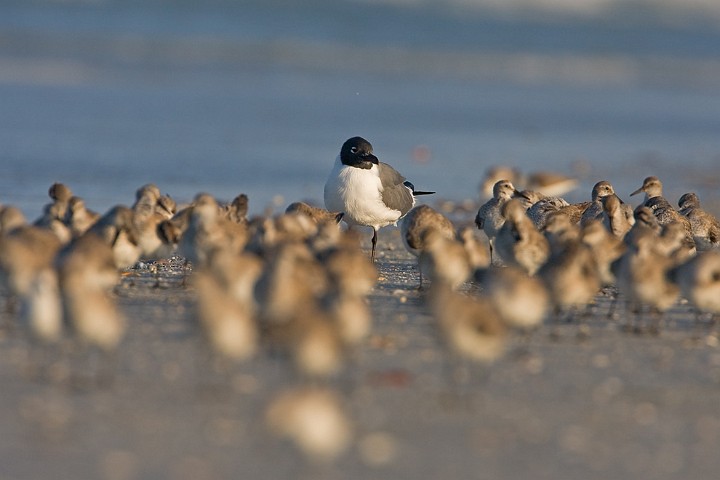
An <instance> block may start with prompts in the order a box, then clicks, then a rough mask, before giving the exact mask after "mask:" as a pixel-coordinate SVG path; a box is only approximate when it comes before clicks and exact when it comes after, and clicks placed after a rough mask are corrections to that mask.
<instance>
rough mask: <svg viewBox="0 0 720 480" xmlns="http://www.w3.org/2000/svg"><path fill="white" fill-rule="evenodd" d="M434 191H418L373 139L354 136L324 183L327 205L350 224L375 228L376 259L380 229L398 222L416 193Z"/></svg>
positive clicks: (373, 239) (422, 193)
mask: <svg viewBox="0 0 720 480" xmlns="http://www.w3.org/2000/svg"><path fill="white" fill-rule="evenodd" d="M431 193H435V192H419V191H415V187H414V186H413V184H412V183H410V182H408V181H407V180H405V177H403V176H402V175H401V174H400V173H399V172H398V171H397V170H395V169H394V168H392V167H391V166H390V165H388V164H387V163H383V162H381V161H379V160H378V158H377V157H376V156H375V155H373V148H372V145H370V142H368V141H367V140H365V139H364V138H361V137H352V138H350V139H348V140H347V141H346V142H345V143H344V144H343V146H342V148H341V149H340V154H339V155H338V156H337V158H336V159H335V166H334V167H333V169H332V171H331V172H330V176H328V179H327V182H326V183H325V207H326V208H327V209H328V210H330V211H333V212H343V213H344V216H343V220H344V221H345V222H346V223H347V224H348V225H364V226H367V227H372V229H373V236H372V252H371V254H370V257H371V259H372V260H373V261H374V260H375V246H376V245H377V231H378V229H379V228H381V227H384V226H386V225H395V224H397V221H398V220H399V219H400V218H402V217H403V216H404V215H405V214H406V213H407V212H408V211H409V210H410V209H411V208H412V207H413V206H414V205H415V197H416V196H418V195H429V194H431Z"/></svg>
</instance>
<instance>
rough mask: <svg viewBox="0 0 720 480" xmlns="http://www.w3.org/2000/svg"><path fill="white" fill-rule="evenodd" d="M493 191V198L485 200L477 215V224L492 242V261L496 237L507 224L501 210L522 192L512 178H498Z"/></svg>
mask: <svg viewBox="0 0 720 480" xmlns="http://www.w3.org/2000/svg"><path fill="white" fill-rule="evenodd" d="M492 192H493V196H492V198H491V199H490V200H488V201H487V202H485V203H484V204H483V205H482V206H481V207H480V208H479V209H478V212H477V215H475V225H477V227H478V228H479V229H480V230H482V231H483V232H485V235H487V237H488V241H489V242H490V261H492V260H493V249H494V244H495V237H496V236H497V234H498V232H499V231H500V228H502V226H503V224H505V217H503V215H502V212H501V211H502V207H503V205H505V204H506V203H507V202H509V201H510V199H511V198H513V197H515V196H517V195H518V194H519V193H520V192H518V191H517V189H516V188H515V187H514V186H513V184H512V182H510V180H498V181H497V182H496V183H495V185H493V190H492Z"/></svg>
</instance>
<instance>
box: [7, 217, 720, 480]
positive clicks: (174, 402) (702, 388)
mask: <svg viewBox="0 0 720 480" xmlns="http://www.w3.org/2000/svg"><path fill="white" fill-rule="evenodd" d="M368 243H369V242H368ZM379 245H380V249H379V256H378V260H377V267H378V270H379V272H380V277H379V281H378V284H377V287H376V288H375V289H374V291H373V292H372V294H371V295H370V296H369V301H370V305H371V308H372V312H373V322H374V324H373V330H372V334H371V335H370V337H369V338H368V339H367V341H365V342H364V343H363V344H362V345H361V346H360V347H359V348H358V349H357V350H356V351H355V352H354V353H353V355H352V359H351V361H350V362H349V364H348V365H347V366H346V368H345V369H344V370H343V372H342V374H341V375H340V377H339V378H337V379H336V380H334V381H332V382H330V383H329V386H330V387H331V388H333V389H335V390H337V391H338V392H340V394H341V395H342V397H343V403H344V405H345V407H346V408H347V412H348V415H349V416H350V418H351V419H352V422H353V440H352V445H351V447H350V448H349V449H348V450H347V452H346V453H345V454H343V455H342V456H341V457H340V458H339V459H338V460H337V461H335V462H334V463H331V464H329V465H317V464H314V463H312V462H308V461H306V460H305V459H304V458H303V457H302V456H301V455H300V454H299V453H298V451H297V450H296V449H295V448H294V447H293V446H292V445H291V444H289V443H288V442H285V441H282V440H279V439H277V438H276V437H275V436H273V435H272V434H270V432H269V431H268V429H267V427H266V425H265V423H264V420H263V418H264V412H265V409H266V408H267V405H268V402H269V401H270V399H271V398H273V397H274V396H275V395H276V394H277V393H278V392H280V391H282V390H284V389H286V388H289V387H292V386H298V385H300V383H301V380H300V379H299V378H298V376H297V374H296V373H295V372H294V371H293V370H292V368H291V367H290V365H289V363H288V361H287V360H286V359H283V358H279V357H277V356H276V355H270V354H268V353H267V352H264V353H262V354H260V355H259V356H258V357H257V358H255V359H253V360H251V361H249V362H248V363H245V364H242V365H235V366H230V365H224V366H222V365H221V366H220V368H215V367H216V366H214V364H213V361H212V360H211V358H210V356H209V354H208V352H207V349H206V345H205V344H204V342H203V340H202V337H201V335H200V332H199V329H198V326H197V321H196V316H195V312H194V306H195V294H194V291H193V287H192V286H191V283H192V282H190V286H182V273H181V262H180V260H179V259H177V258H175V259H174V260H173V261H172V262H170V263H168V264H162V265H159V266H158V271H159V273H160V276H159V278H160V286H159V288H154V286H153V285H154V284H155V276H154V274H153V273H152V271H151V269H150V268H149V266H147V265H140V266H139V267H137V268H135V269H132V270H129V271H127V272H125V274H124V275H123V277H122V281H121V283H120V284H119V285H118V286H117V288H116V289H115V295H116V296H117V301H118V304H119V306H120V307H121V309H122V311H123V313H124V314H125V315H126V317H127V319H128V322H129V324H128V332H127V335H126V338H125V340H124V341H123V343H122V344H121V345H120V348H119V349H118V352H117V355H116V357H115V358H113V359H112V365H111V368H112V371H113V372H114V374H113V375H112V379H110V380H107V381H100V382H98V380H97V378H93V376H94V373H93V372H95V371H97V369H103V368H105V367H107V364H104V363H103V362H104V361H105V360H107V359H101V358H92V357H88V356H87V355H83V354H70V353H68V352H60V351H44V352H42V353H41V352H40V351H39V350H38V349H37V348H33V347H32V346H31V345H30V344H29V342H28V339H27V337H26V335H25V332H24V331H23V329H22V327H21V326H20V325H18V324H17V322H16V321H15V318H14V317H13V316H11V315H9V314H8V313H3V314H2V326H3V328H2V331H1V332H2V336H1V337H0V377H1V378H2V380H0V381H1V382H2V385H3V394H2V395H0V411H2V412H3V415H2V416H0V431H2V432H3V435H1V436H0V458H1V459H2V462H1V463H0V465H1V466H0V477H2V478H3V479H8V480H25V479H45V478H48V479H49V478H98V479H109V480H129V479H194V480H198V479H216V478H358V479H371V478H395V479H418V478H422V479H435V478H437V479H440V478H487V479H494V478H538V479H541V478H547V479H561V478H567V479H576V478H586V479H606V478H634V479H643V478H648V479H649V478H654V479H657V478H668V479H670V478H713V477H714V476H715V474H716V471H717V468H718V466H720V460H718V457H717V450H718V447H719V446H720V409H719V408H718V405H720V389H718V386H719V384H720V350H718V348H717V346H718V343H719V342H718V336H717V331H716V330H715V328H714V327H712V326H710V325H709V324H708V323H707V322H705V321H703V323H701V324H699V325H698V324H696V323H695V321H694V318H695V317H694V313H693V312H692V311H691V309H690V307H689V306H688V305H682V304H681V305H677V306H676V307H674V308H673V309H672V311H671V312H670V313H669V314H668V315H666V317H665V320H664V323H663V328H662V331H661V333H660V335H658V336H653V335H635V334H629V333H625V332H623V331H622V329H621V326H622V324H623V322H624V321H625V317H624V316H623V315H622V313H621V314H620V315H619V316H618V317H616V318H613V319H608V318H607V311H608V309H609V307H610V303H611V295H609V294H601V295H598V297H597V299H596V304H595V305H594V307H593V310H592V315H591V316H590V318H589V319H588V320H587V321H586V323H585V325H586V326H585V327H581V326H579V323H578V322H579V320H578V319H577V318H576V319H574V320H573V322H571V323H563V324H561V325H553V324H552V322H546V324H545V325H544V326H542V327H541V328H540V329H539V330H538V331H536V332H535V333H534V334H532V335H531V336H530V337H528V338H526V337H523V336H520V335H514V336H512V337H511V340H510V344H509V348H508V351H507V353H506V355H505V356H504V357H503V358H501V359H500V360H499V361H498V362H497V363H495V364H494V365H491V366H489V367H483V368H480V367H475V366H470V367H467V366H463V365H459V364H457V362H454V361H453V360H452V359H451V358H450V357H449V355H448V352H447V350H446V349H445V345H444V344H443V342H442V341H441V339H440V337H439V335H438V331H437V328H436V325H435V324H434V321H433V319H432V317H431V316H430V315H429V313H428V310H427V307H426V305H425V303H424V299H423V296H424V292H423V291H418V289H417V282H418V273H417V268H416V264H415V259H414V258H413V257H411V256H410V255H409V254H408V253H407V252H406V251H405V250H404V249H403V247H402V245H401V243H400V239H399V232H398V230H397V229H392V228H388V229H385V230H383V231H382V232H381V236H380V243H379ZM475 288H478V287H477V286H474V285H471V284H468V285H467V286H466V289H468V290H470V291H472V290H473V289H475ZM0 301H1V302H2V303H1V304H2V305H3V307H4V310H3V311H4V312H5V310H6V309H7V306H8V305H7V301H8V298H7V295H6V294H3V295H2V296H1V297H0ZM621 312H622V310H621ZM466 367H467V369H466V370H462V369H463V368H466ZM458 369H460V370H461V371H465V373H467V378H466V380H462V378H461V379H457V375H451V374H450V373H451V372H457V371H458ZM453 378H455V380H453Z"/></svg>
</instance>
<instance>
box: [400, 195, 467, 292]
mask: <svg viewBox="0 0 720 480" xmlns="http://www.w3.org/2000/svg"><path fill="white" fill-rule="evenodd" d="M430 230H434V231H436V232H437V233H439V234H440V235H442V236H444V237H445V238H447V239H448V240H453V239H454V238H455V227H454V226H453V224H452V222H450V220H449V219H448V218H447V217H445V215H443V214H442V213H440V212H438V211H437V210H435V209H434V208H432V207H429V206H427V205H418V206H417V207H413V209H412V210H410V211H409V212H408V214H407V215H405V216H404V217H403V218H402V220H401V221H400V237H401V238H402V242H403V245H405V249H406V250H407V251H408V252H410V253H411V254H412V255H414V256H415V257H419V256H420V253H421V252H422V251H423V250H425V248H426V247H427V245H425V240H426V238H427V236H428V235H427V234H428V232H429V231H430ZM419 267H420V265H419V263H418V269H419V270H420V285H421V286H422V282H423V271H422V269H420V268H419Z"/></svg>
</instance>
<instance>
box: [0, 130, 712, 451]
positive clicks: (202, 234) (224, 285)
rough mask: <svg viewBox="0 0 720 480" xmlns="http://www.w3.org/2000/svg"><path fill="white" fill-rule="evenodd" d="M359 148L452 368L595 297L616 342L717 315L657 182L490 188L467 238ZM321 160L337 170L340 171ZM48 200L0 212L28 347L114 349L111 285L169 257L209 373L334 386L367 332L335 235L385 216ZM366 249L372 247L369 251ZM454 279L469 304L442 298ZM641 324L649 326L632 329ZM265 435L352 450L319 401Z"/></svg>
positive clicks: (302, 402) (363, 299)
mask: <svg viewBox="0 0 720 480" xmlns="http://www.w3.org/2000/svg"><path fill="white" fill-rule="evenodd" d="M357 138H359V137H357ZM351 140H353V139H351ZM360 140H362V139H360ZM348 142H350V141H348ZM358 142H359V141H358V140H355V143H351V144H347V143H346V146H347V151H348V154H350V153H349V152H350V151H351V150H354V151H353V152H352V154H353V155H354V154H356V153H357V152H358V148H356V147H357V146H358V145H360V146H362V145H364V144H363V143H362V142H360V143H358ZM367 145H368V151H366V152H364V153H363V152H360V154H362V155H363V157H362V158H363V160H362V161H364V162H368V164H365V163H362V162H361V161H358V162H355V163H356V165H353V166H352V168H355V169H359V170H362V171H361V172H360V173H362V174H363V175H365V174H367V173H372V172H373V171H375V170H377V167H380V169H381V170H380V173H379V175H380V176H379V177H378V178H380V180H381V181H383V182H384V181H386V179H387V178H391V177H392V178H393V179H395V180H397V182H400V183H398V185H404V187H402V188H406V189H407V190H408V191H409V192H410V196H409V197H407V198H406V199H393V198H392V197H378V198H382V199H383V200H384V201H385V200H387V201H385V203H384V205H383V208H386V207H387V206H388V205H390V206H391V207H392V205H393V204H390V203H388V202H389V201H397V202H400V203H398V205H400V204H402V209H404V211H402V210H400V209H399V208H400V207H398V212H397V213H398V214H397V216H396V218H395V220H398V219H399V223H400V229H401V237H402V241H403V243H404V245H405V247H406V248H407V250H408V251H409V252H410V253H412V254H413V255H415V256H416V257H417V259H418V267H419V271H420V280H419V286H420V287H421V289H422V290H423V291H424V292H425V293H424V298H425V303H426V305H427V307H428V311H429V312H430V314H431V315H432V316H433V317H434V318H435V319H436V323H437V326H438V332H439V334H440V335H441V337H442V338H443V340H444V342H445V343H446V344H447V345H448V347H449V351H450V352H452V354H453V355H455V356H457V357H460V358H465V359H469V360H472V361H478V362H481V363H487V362H491V361H493V360H495V359H496V358H498V357H499V356H500V355H502V353H503V352H504V349H505V345H506V340H507V332H508V331H511V330H513V329H516V330H521V331H529V330H532V329H535V328H537V327H539V326H540V325H542V323H543V322H544V321H549V320H552V319H557V318H559V317H560V316H562V315H570V314H572V313H573V312H576V313H579V312H582V311H583V309H586V308H587V307H588V305H590V304H591V303H592V302H593V300H594V299H595V297H596V295H597V294H598V293H599V292H600V291H601V289H603V288H605V287H609V286H616V287H617V291H618V292H619V295H616V297H619V298H620V299H624V301H625V303H626V305H627V307H628V308H627V310H626V312H627V314H626V316H625V319H626V320H625V326H626V327H627V328H628V329H630V330H632V331H636V332H644V331H651V332H657V331H658V329H659V323H658V322H659V320H658V319H659V317H658V316H657V314H659V313H661V312H663V311H666V310H667V309H669V308H670V307H672V306H673V305H674V304H675V303H676V302H677V301H678V299H679V298H680V296H681V295H682V296H683V297H684V298H686V299H687V300H688V302H689V303H690V304H691V305H692V306H693V307H694V308H695V309H696V311H697V312H705V313H708V314H713V315H715V314H717V313H720V251H718V245H720V224H719V223H718V221H717V219H715V218H714V217H713V216H712V215H711V214H709V213H707V212H706V211H704V210H703V209H702V208H701V207H700V204H699V201H698V198H697V196H696V195H695V194H693V193H687V194H685V195H683V196H682V197H681V198H680V202H679V205H678V206H679V210H677V209H675V208H674V207H673V206H672V205H671V204H670V203H669V202H668V201H667V200H666V199H665V198H664V197H663V196H662V185H661V183H660V180H658V179H657V178H656V177H648V178H646V179H645V181H644V182H643V184H642V186H641V188H639V189H638V190H637V191H636V192H633V194H632V195H635V194H638V193H644V195H645V198H644V200H643V201H642V203H641V204H640V206H638V207H637V208H635V209H633V208H632V207H630V206H629V205H628V204H626V203H624V202H623V201H622V200H621V199H620V198H619V197H618V196H617V195H616V193H615V192H614V190H613V187H612V185H611V184H610V183H609V182H607V181H601V182H598V183H597V184H595V186H594V187H593V190H592V197H591V199H590V200H589V201H587V202H584V203H580V204H569V203H568V202H566V201H565V200H563V199H562V198H560V197H555V196H552V197H548V196H544V195H542V194H540V193H538V192H537V191H533V190H523V191H518V190H517V189H516V188H515V187H514V185H513V183H512V182H511V181H510V180H508V179H504V178H503V179H499V180H496V181H495V180H493V188H492V198H491V199H490V200H489V201H487V202H486V203H485V204H483V205H482V206H481V207H480V209H479V211H478V212H477V216H476V218H475V224H476V225H475V226H473V225H470V226H463V227H462V228H459V229H457V228H456V226H455V225H454V224H453V223H452V222H451V221H450V220H449V219H448V218H447V217H446V216H444V215H443V214H442V213H440V211H438V210H436V209H433V208H431V207H429V206H427V205H419V206H414V207H413V205H414V203H415V202H414V196H413V195H412V193H413V191H414V187H413V186H412V185H411V184H408V183H407V182H406V181H405V179H404V178H403V177H402V176H400V175H399V174H397V176H396V175H395V174H396V173H397V172H395V171H394V170H393V171H392V172H391V173H392V175H389V176H388V174H387V170H386V171H385V172H384V173H383V171H382V168H386V169H387V168H391V167H389V166H387V165H385V164H382V163H381V162H378V161H377V159H376V158H375V157H374V156H373V157H372V159H374V160H372V159H370V160H368V158H369V157H368V156H372V155H371V154H372V151H371V147H369V144H367ZM344 147H345V146H344ZM368 152H369V153H368ZM338 162H341V163H342V164H344V165H346V166H347V165H349V164H348V163H346V162H345V160H342V161H341V159H340V156H339V157H338ZM373 169H375V170H373ZM336 170H337V171H335V173H334V174H331V177H332V176H333V175H340V177H336V178H335V180H332V179H330V180H329V182H328V183H329V184H332V185H333V187H332V188H337V189H339V190H338V191H341V190H342V189H341V188H340V187H338V186H337V178H345V177H343V175H345V174H344V173H342V165H341V166H340V168H338V169H336ZM365 170H367V172H365ZM338 172H340V173H339V174H338ZM393 172H394V173H393ZM363 178H365V177H363ZM362 181H363V182H366V180H364V179H363V180H362ZM378 185H381V184H380V183H378ZM378 188H379V192H380V194H382V191H383V187H382V185H381V186H380V187H378ZM327 190H328V187H327V186H326V203H327ZM350 190H352V189H350ZM362 190H363V189H362V188H360V189H356V190H354V191H355V192H357V191H360V193H362ZM351 193H352V192H351ZM375 193H377V192H374V193H373V194H375ZM400 193H402V192H398V198H400V196H399V194H400ZM355 194H358V193H355ZM49 196H50V199H51V202H50V203H48V204H47V205H46V207H45V208H44V211H43V213H42V215H41V216H40V218H38V219H37V220H36V221H34V222H32V223H28V222H27V220H26V218H25V217H24V215H23V214H22V212H21V211H20V210H19V209H17V208H15V207H13V206H10V205H4V206H0V279H1V282H2V287H3V289H4V291H5V292H6V294H7V296H8V298H12V299H14V303H15V311H16V313H17V318H18V322H17V323H18V324H19V325H22V326H24V327H26V331H27V332H28V333H29V337H30V338H32V339H33V340H34V343H35V344H40V345H43V346H47V345H53V344H57V343H59V342H61V341H72V342H75V343H74V344H75V345H78V347H80V346H82V348H94V349H99V350H101V351H105V352H112V351H114V350H115V349H116V348H117V347H118V345H119V344H120V342H121V341H122V338H123V336H124V333H125V329H126V325H127V324H126V321H125V318H124V316H123V314H122V311H121V309H120V308H119V307H118V305H117V301H116V298H115V296H114V294H113V287H114V286H116V285H117V284H118V282H119V280H120V278H121V277H120V275H121V272H123V271H124V270H126V269H128V268H130V267H132V266H133V265H135V264H136V263H137V262H139V261H145V262H149V261H163V260H164V259H168V258H170V257H171V256H173V255H180V256H182V257H184V258H185V259H186V269H185V272H186V278H187V279H188V282H187V283H188V284H189V285H190V286H191V287H192V288H193V289H194V291H195V292H196V295H197V309H196V317H197V321H198V324H199V325H200V326H201V328H202V331H203V332H204V333H205V338H206V340H207V343H208V344H209V345H210V346H211V347H212V350H213V351H214V352H215V354H216V355H218V356H219V357H222V358H224V359H227V360H237V361H244V360H248V359H250V358H252V357H254V356H256V355H257V354H258V352H260V351H261V350H262V349H266V350H271V351H273V352H280V353H282V354H283V356H284V358H288V359H289V360H290V362H291V364H292V365H293V367H294V368H295V369H296V370H297V371H298V372H299V374H300V376H301V377H302V378H305V379H312V380H313V382H314V384H315V385H316V384H317V381H318V380H324V379H329V378H333V377H335V376H336V375H337V374H338V373H339V372H340V371H341V369H342V368H343V366H344V365H345V362H346V359H347V356H348V353H349V352H351V351H352V349H353V348H357V347H359V346H360V345H361V344H362V342H363V341H364V340H365V339H366V338H367V336H368V335H369V333H370V331H371V327H372V314H371V309H370V307H369V304H368V301H367V296H368V294H370V293H371V292H372V290H373V288H374V286H375V284H376V282H377V280H378V272H377V270H376V268H375V265H374V262H373V261H372V260H371V258H370V256H369V255H368V254H367V252H365V251H363V250H362V249H361V243H362V242H361V241H360V238H359V236H358V234H357V232H356V231H354V230H352V229H342V228H340V227H339V222H340V221H341V220H342V219H345V220H346V221H348V220H349V221H348V223H350V224H361V225H368V226H371V227H373V230H374V232H376V231H377V228H379V227H380V226H383V225H386V224H389V223H392V221H393V219H392V218H389V221H387V222H385V220H383V221H382V222H375V223H373V221H369V222H363V221H358V220H357V218H359V216H357V217H356V220H355V221H353V220H352V219H348V218H347V214H348V211H330V210H326V209H322V208H318V207H313V206H310V205H308V204H305V203H302V202H297V203H293V204H291V205H290V206H288V207H287V210H286V212H285V213H283V214H281V215H276V216H258V217H254V218H248V215H247V212H248V199H247V197H246V196H245V195H242V194H241V195H238V196H237V197H236V198H235V199H234V200H233V201H232V202H230V203H228V204H220V203H219V202H218V201H217V200H216V199H215V198H214V197H213V196H211V195H209V194H205V193H202V194H198V195H197V196H196V197H195V199H194V200H193V201H192V202H191V203H190V204H189V205H187V206H185V207H183V208H177V205H176V203H175V201H174V200H173V199H172V198H171V197H170V196H168V195H162V194H161V192H160V190H159V189H158V187H157V186H155V185H153V184H148V185H145V186H143V187H141V188H140V189H139V190H138V191H137V195H136V199H135V202H134V204H133V205H132V206H131V207H126V206H116V207H113V208H111V209H110V210H109V211H107V212H106V213H104V214H102V215H101V214H98V213H95V212H93V211H91V210H89V209H88V208H87V207H86V206H85V203H84V202H83V200H82V199H81V198H79V197H77V196H74V195H73V193H72V191H71V189H70V188H69V187H68V186H66V185H64V184H60V183H56V184H54V185H52V186H51V187H50V190H49ZM356 200H357V199H356ZM411 207H412V208H411ZM352 208H354V207H350V208H349V211H352ZM391 210H393V208H391ZM371 217H372V215H371ZM476 227H477V228H476ZM479 230H481V231H483V232H485V234H486V235H487V240H488V241H485V239H483V238H482V237H481V236H479V235H478V234H479ZM375 241H376V236H375V235H374V238H373V253H374V247H375ZM190 265H192V269H190ZM468 281H472V282H474V283H476V284H477V285H478V286H479V288H476V289H473V290H472V291H469V292H468V291H466V292H463V291H459V289H461V287H462V286H463V285H464V284H466V282H468ZM183 286H185V281H183ZM643 311H646V312H648V313H649V314H651V315H652V317H651V318H652V319H653V322H651V323H649V324H647V325H643V324H642V322H640V321H639V320H633V319H635V318H636V315H640V313H641V312H643ZM68 338H69V339H70V340H68ZM267 420H268V423H269V425H270V426H271V428H272V429H273V430H274V431H276V432H277V433H278V434H280V435H282V436H285V437H288V438H290V439H292V440H294V441H295V442H296V443H297V445H298V446H299V447H300V448H301V450H302V451H303V452H305V453H307V454H308V455H309V456H311V457H313V458H320V459H331V458H334V457H335V456H336V455H338V454H339V453H341V452H342V451H343V450H344V449H345V448H346V447H347V445H348V443H349V442H350V439H351V435H350V431H351V430H350V422H349V420H348V419H347V417H346V416H345V413H344V410H343V405H342V401H341V399H340V397H339V396H337V395H336V394H335V393H333V391H332V390H327V389H320V388H309V389H298V390H292V391H289V392H285V393H283V394H282V395H280V396H279V397H278V398H277V399H276V400H275V401H273V402H272V403H271V405H270V406H269V407H268V410H267Z"/></svg>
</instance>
